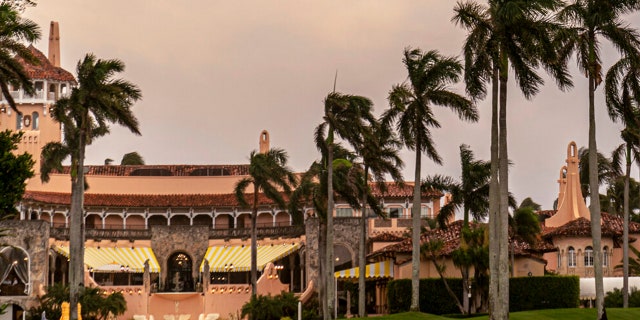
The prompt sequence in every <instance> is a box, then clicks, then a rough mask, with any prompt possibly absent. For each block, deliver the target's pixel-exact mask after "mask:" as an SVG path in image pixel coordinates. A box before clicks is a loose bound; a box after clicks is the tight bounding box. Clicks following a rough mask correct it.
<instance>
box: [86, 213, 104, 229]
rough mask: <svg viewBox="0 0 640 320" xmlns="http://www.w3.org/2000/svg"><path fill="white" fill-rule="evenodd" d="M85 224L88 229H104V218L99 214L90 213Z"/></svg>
mask: <svg viewBox="0 0 640 320" xmlns="http://www.w3.org/2000/svg"><path fill="white" fill-rule="evenodd" d="M84 225H85V227H86V228H87V229H102V218H101V217H100V215H99V214H95V213H94V214H88V215H87V217H86V218H85V220H84Z"/></svg>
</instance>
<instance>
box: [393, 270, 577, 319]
mask: <svg viewBox="0 0 640 320" xmlns="http://www.w3.org/2000/svg"><path fill="white" fill-rule="evenodd" d="M447 281H448V283H449V286H450V287H451V289H452V290H453V292H455V293H456V295H458V297H461V296H462V279H448V280H447ZM387 297H388V303H389V312H390V313H399V312H405V311H409V307H410V306H411V279H400V280H393V281H390V282H389V284H388V286H387ZM579 297H580V281H579V279H578V277H575V276H571V277H560V276H547V277H523V278H511V279H510V281H509V310H510V311H524V310H537V309H554V308H574V307H577V306H578V303H579ZM420 311H422V312H427V313H431V314H454V313H459V312H460V310H458V307H456V304H455V302H453V299H451V298H450V297H449V294H448V293H447V291H446V289H445V287H444V284H443V283H442V280H440V279H420Z"/></svg>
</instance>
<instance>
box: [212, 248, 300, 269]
mask: <svg viewBox="0 0 640 320" xmlns="http://www.w3.org/2000/svg"><path fill="white" fill-rule="evenodd" d="M299 248H300V245H299V244H297V243H296V244H274V245H261V246H258V257H257V258H258V271H262V269H264V267H265V265H266V264H267V263H269V262H272V261H275V260H278V259H281V258H283V257H286V256H288V255H289V254H291V253H293V252H295V251H296V250H298V249H299ZM204 258H205V259H206V261H209V272H241V271H250V270H251V247H250V246H215V247H209V249H207V253H206V254H205V256H204ZM204 263H205V261H202V264H201V265H200V271H204ZM231 266H233V267H231Z"/></svg>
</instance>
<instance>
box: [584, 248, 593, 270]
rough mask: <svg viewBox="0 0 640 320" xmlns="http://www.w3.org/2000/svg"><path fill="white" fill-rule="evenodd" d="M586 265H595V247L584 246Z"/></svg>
mask: <svg viewBox="0 0 640 320" xmlns="http://www.w3.org/2000/svg"><path fill="white" fill-rule="evenodd" d="M584 266H585V267H593V248H592V247H586V248H584Z"/></svg>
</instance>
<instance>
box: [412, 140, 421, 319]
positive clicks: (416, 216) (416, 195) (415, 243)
mask: <svg viewBox="0 0 640 320" xmlns="http://www.w3.org/2000/svg"><path fill="white" fill-rule="evenodd" d="M419 137H420V135H417V137H416V140H417V141H416V168H415V175H414V180H413V181H414V182H413V207H412V208H411V217H412V219H413V221H412V222H413V224H412V228H413V233H412V237H411V244H412V247H413V252H412V254H411V307H410V308H409V310H410V311H420V170H421V160H422V153H421V150H420V143H421V141H420V138H419Z"/></svg>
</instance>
